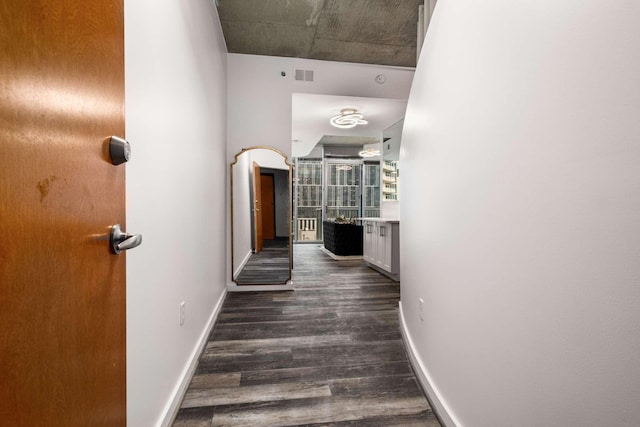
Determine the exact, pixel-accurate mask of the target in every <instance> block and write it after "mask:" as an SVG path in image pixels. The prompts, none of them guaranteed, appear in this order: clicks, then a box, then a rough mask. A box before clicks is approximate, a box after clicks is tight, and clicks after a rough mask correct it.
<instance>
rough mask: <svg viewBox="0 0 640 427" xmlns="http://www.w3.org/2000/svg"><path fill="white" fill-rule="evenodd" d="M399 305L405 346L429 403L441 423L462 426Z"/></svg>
mask: <svg viewBox="0 0 640 427" xmlns="http://www.w3.org/2000/svg"><path fill="white" fill-rule="evenodd" d="M398 306H399V313H398V315H399V316H400V331H401V332H402V340H403V341H404V346H405V349H406V350H407V355H408V356H409V361H410V362H411V366H412V367H413V371H414V372H415V373H416V376H417V377H418V381H419V382H420V385H421V386H422V389H423V390H424V392H425V393H426V394H427V398H428V399H429V403H430V404H431V409H433V411H434V412H435V413H436V415H437V416H438V418H439V419H440V423H442V424H443V425H444V427H462V424H460V422H458V420H456V419H455V417H454V416H453V414H452V412H451V410H450V408H449V407H448V405H447V404H446V403H445V402H444V400H443V399H442V396H441V394H440V392H439V391H438V389H437V388H436V387H435V386H434V385H433V381H432V379H431V376H430V375H429V372H428V371H427V369H426V367H425V366H424V365H423V364H422V362H421V361H420V358H419V357H418V352H417V350H416V347H415V346H414V344H413V340H412V339H411V334H410V333H409V331H408V330H407V324H406V323H405V321H404V312H403V311H402V301H400V303H399V304H398Z"/></svg>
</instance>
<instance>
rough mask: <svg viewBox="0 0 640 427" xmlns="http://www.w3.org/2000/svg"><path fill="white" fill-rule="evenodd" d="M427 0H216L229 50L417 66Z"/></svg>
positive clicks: (256, 53) (253, 53)
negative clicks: (419, 30)
mask: <svg viewBox="0 0 640 427" xmlns="http://www.w3.org/2000/svg"><path fill="white" fill-rule="evenodd" d="M422 2H423V0H217V2H216V3H217V5H218V14H219V15H220V22H221V23H222V30H223V32H224V37H225V40H226V43H227V50H228V51H229V52H230V53H245V54H252V55H268V56H285V57H296V58H309V59H321V60H328V61H338V62H355V63H364V64H376V65H393V66H403V67H415V65H416V32H417V22H418V5H419V4H421V3H422Z"/></svg>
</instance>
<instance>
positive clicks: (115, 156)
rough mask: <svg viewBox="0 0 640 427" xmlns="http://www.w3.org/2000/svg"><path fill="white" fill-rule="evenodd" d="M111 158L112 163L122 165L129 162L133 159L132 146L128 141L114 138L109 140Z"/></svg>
mask: <svg viewBox="0 0 640 427" xmlns="http://www.w3.org/2000/svg"><path fill="white" fill-rule="evenodd" d="M109 156H110V157H111V163H113V164H114V165H121V164H123V163H126V162H128V161H129V157H131V145H130V144H129V141H127V140H126V139H122V138H118V137H117V136H112V137H111V139H110V140H109Z"/></svg>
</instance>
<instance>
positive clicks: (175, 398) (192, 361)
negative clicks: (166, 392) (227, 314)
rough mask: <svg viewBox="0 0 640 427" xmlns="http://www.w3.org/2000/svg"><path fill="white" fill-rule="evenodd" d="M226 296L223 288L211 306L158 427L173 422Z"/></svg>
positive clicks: (167, 426) (168, 425)
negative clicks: (213, 305)
mask: <svg viewBox="0 0 640 427" xmlns="http://www.w3.org/2000/svg"><path fill="white" fill-rule="evenodd" d="M226 296H227V290H226V289H224V290H223V292H222V294H221V295H220V297H219V298H218V302H217V303H216V305H215V307H214V308H213V312H212V313H211V316H210V317H209V320H208V321H207V324H206V326H205V328H204V330H203V331H202V334H200V338H199V339H198V343H197V344H196V346H195V348H194V349H193V352H191V356H190V357H189V363H187V364H186V366H185V367H184V370H183V371H182V375H181V378H182V379H181V380H180V381H179V382H178V384H177V385H176V387H175V388H174V390H173V393H172V397H171V399H169V402H168V403H167V405H166V406H165V410H164V411H163V413H164V415H163V416H162V418H160V422H159V423H158V426H159V427H170V426H171V425H172V424H173V421H174V420H175V418H176V416H177V415H178V411H179V410H180V404H181V403H182V399H183V398H184V395H185V393H186V392H187V388H188V387H189V383H190V382H191V378H193V374H195V372H196V368H197V367H198V362H199V361H200V355H201V354H202V351H203V350H204V347H205V346H206V345H207V339H208V338H209V334H211V330H212V329H213V325H215V323H216V320H218V316H219V314H220V311H221V310H222V304H223V303H224V299H225V297H226Z"/></svg>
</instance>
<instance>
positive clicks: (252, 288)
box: [227, 280, 293, 292]
mask: <svg viewBox="0 0 640 427" xmlns="http://www.w3.org/2000/svg"><path fill="white" fill-rule="evenodd" d="M227 291H229V292H256V291H260V292H262V291H293V282H292V281H291V280H289V281H288V282H287V283H286V284H284V285H238V284H236V283H229V284H227Z"/></svg>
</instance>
